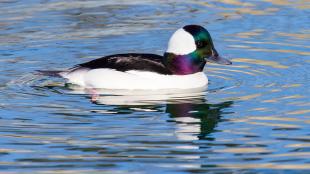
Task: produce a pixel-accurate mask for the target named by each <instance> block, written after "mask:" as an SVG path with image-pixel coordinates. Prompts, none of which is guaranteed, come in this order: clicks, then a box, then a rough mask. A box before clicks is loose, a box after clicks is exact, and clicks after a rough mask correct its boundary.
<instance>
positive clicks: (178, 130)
mask: <svg viewBox="0 0 310 174" xmlns="http://www.w3.org/2000/svg"><path fill="white" fill-rule="evenodd" d="M308 21H309V4H308V3H307V2H306V1H285V0H272V1H271V0H264V1H241V0H217V1H215V0H214V1H213V0H211V1H186V2H183V1H182V2H181V1H176V0H171V1H170V0H169V1H161V0H159V1H153V0H139V1H108V0H107V1H99V0H93V1H84V0H76V1H71V0H70V1H62V0H55V1H41V0H27V1H26V0H20V1H14V0H5V1H0V157H1V158H0V172H4V173H6V172H11V173H35V172H38V173H40V172H41V173H96V172H97V173H102V172H107V173H173V172H183V173H189V172H190V173H191V172H197V173H198V172H200V173H206V172H210V173H310V171H309V170H310V160H309V159H310V134H309V132H310V130H309V127H310V121H309V120H310V117H309V113H310V109H309V107H310V101H309V89H310V86H309V74H310V73H309V70H310V61H309V56H310V53H309V39H310V37H309V31H310V30H309V28H310V26H309V22H308ZM185 24H200V25H203V26H205V27H207V28H208V30H209V31H210V33H211V35H212V37H213V40H214V43H215V46H216V48H217V50H218V51H219V52H220V53H221V55H224V56H227V57H229V58H230V59H231V60H232V62H233V65H232V66H218V65H212V64H211V65H208V66H207V67H206V69H205V73H206V74H207V75H208V78H209V80H210V84H209V86H208V89H203V90H201V89H199V90H195V91H166V92H164V93H157V92H154V91H152V92H151V91H142V92H141V91H140V92H137V91H107V90H104V91H103V94H102V95H100V96H99V97H95V98H94V97H93V96H91V95H89V94H87V91H84V90H81V91H76V90H71V89H69V88H68V87H66V86H65V85H64V81H63V80H61V79H56V78H50V77H41V76H38V75H35V74H34V72H35V70H42V69H63V68H67V67H72V66H73V65H75V64H78V63H82V62H85V61H88V60H91V59H94V58H98V57H101V56H103V55H108V54H114V53H125V52H149V53H156V54H162V53H163V52H164V51H165V49H166V45H167V40H168V39H169V37H170V35H171V34H172V33H173V32H174V30H175V29H177V28H179V27H181V26H183V25H185ZM85 92H86V93H85ZM145 92H146V93H145ZM172 93H173V94H172Z"/></svg>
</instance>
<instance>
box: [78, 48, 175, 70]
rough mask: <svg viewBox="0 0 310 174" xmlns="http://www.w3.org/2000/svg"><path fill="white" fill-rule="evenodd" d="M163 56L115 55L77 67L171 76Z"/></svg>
mask: <svg viewBox="0 0 310 174" xmlns="http://www.w3.org/2000/svg"><path fill="white" fill-rule="evenodd" d="M162 61H163V56H160V55H156V54H143V53H142V54H139V53H128V54H115V55H110V56H106V57H102V58H99V59H95V60H92V61H90V62H86V63H82V64H79V65H78V66H77V68H78V67H84V68H89V69H98V68H109V69H115V70H117V71H122V72H124V71H129V70H138V71H151V72H156V73H159V74H165V75H168V74H172V72H171V71H170V70H169V69H167V68H166V67H165V65H164V64H163V63H162Z"/></svg>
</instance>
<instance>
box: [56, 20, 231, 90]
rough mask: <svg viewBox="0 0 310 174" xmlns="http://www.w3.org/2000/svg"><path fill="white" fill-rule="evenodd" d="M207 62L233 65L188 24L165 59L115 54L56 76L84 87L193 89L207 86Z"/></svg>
mask: <svg viewBox="0 0 310 174" xmlns="http://www.w3.org/2000/svg"><path fill="white" fill-rule="evenodd" d="M207 61H210V62H214V63H219V64H225V65H229V64H231V62H230V61H229V60H226V59H224V58H222V57H220V56H219V55H218V53H217V51H216V50H215V48H214V45H213V42H212V39H211V36H210V34H209V32H208V31H207V30H206V29H205V28H203V27H201V26H199V25H187V26H185V27H183V28H180V29H178V30H177V31H176V32H175V33H174V34H173V35H172V37H171V38H170V40H169V43H168V49H167V51H166V52H165V53H164V55H163V56H160V55H156V54H144V53H142V54H139V53H128V54H116V55H110V56H106V57H102V58H99V59H96V60H92V61H90V62H86V63H82V64H78V65H76V66H75V67H73V68H71V69H69V70H66V71H62V72H57V73H58V75H60V76H61V77H63V78H65V79H67V82H68V83H71V84H76V85H79V86H81V87H83V88H104V89H190V88H201V87H205V86H206V85H207V84H208V78H207V76H206V74H205V73H204V72H203V68H204V66H205V64H206V62H207Z"/></svg>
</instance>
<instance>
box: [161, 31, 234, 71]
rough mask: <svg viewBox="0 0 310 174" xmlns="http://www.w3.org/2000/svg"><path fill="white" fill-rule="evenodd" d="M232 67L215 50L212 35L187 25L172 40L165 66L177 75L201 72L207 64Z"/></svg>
mask: <svg viewBox="0 0 310 174" xmlns="http://www.w3.org/2000/svg"><path fill="white" fill-rule="evenodd" d="M207 61H208V62H213V63H218V64H224V65H230V64H231V62H230V61H229V60H227V59H224V58H222V57H221V56H219V54H218V52H217V51H216V49H215V48H214V44H213V42H212V38H211V35H210V33H209V32H208V31H207V30H206V29H205V28H203V27H201V26H199V25H186V26H184V27H183V28H180V29H178V30H177V31H176V32H175V33H174V34H173V35H172V36H171V38H170V40H169V43H168V49H167V51H166V52H165V54H164V64H165V66H166V67H167V68H168V69H169V70H170V71H171V72H172V73H173V74H177V75H186V74H193V73H196V72H201V71H202V70H203V68H204V66H205V64H206V62H207Z"/></svg>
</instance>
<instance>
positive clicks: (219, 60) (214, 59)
mask: <svg viewBox="0 0 310 174" xmlns="http://www.w3.org/2000/svg"><path fill="white" fill-rule="evenodd" d="M212 52H213V54H212V56H210V57H208V58H206V60H207V62H211V63H217V64H222V65H231V64H232V62H231V61H230V60H228V59H225V58H223V57H221V56H220V55H219V54H218V53H217V51H216V50H215V49H214V48H213V49H212Z"/></svg>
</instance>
